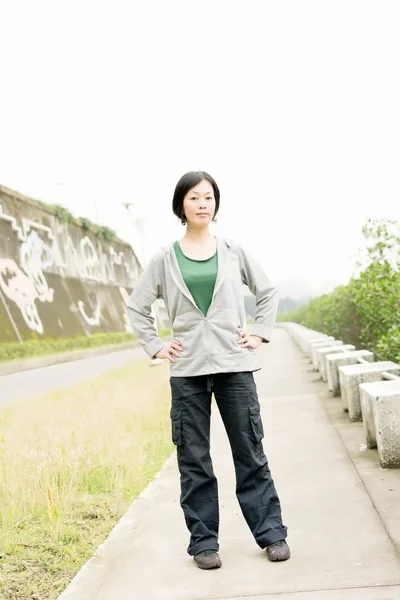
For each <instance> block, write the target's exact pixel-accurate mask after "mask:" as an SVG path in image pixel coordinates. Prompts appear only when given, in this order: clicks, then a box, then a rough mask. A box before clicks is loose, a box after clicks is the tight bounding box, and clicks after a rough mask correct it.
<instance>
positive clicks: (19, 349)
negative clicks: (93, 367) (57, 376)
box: [0, 329, 170, 362]
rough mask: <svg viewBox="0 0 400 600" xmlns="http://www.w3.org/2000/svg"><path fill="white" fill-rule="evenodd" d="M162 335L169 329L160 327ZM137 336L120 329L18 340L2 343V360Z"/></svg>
mask: <svg viewBox="0 0 400 600" xmlns="http://www.w3.org/2000/svg"><path fill="white" fill-rule="evenodd" d="M159 335H160V337H169V335H170V330H169V329H160V330H159ZM135 340H136V337H135V336H134V335H133V334H132V333H127V332H125V331H118V332H115V333H96V334H94V335H91V336H80V337H75V338H69V339H61V340H51V339H46V340H29V341H27V342H24V343H23V344H20V343H18V342H12V343H5V344H0V362H7V361H11V360H21V359H24V358H33V357H36V356H46V355H49V354H58V353H60V352H72V351H74V350H83V349H86V348H97V347H100V346H109V345H113V344H123V343H127V342H134V341H135Z"/></svg>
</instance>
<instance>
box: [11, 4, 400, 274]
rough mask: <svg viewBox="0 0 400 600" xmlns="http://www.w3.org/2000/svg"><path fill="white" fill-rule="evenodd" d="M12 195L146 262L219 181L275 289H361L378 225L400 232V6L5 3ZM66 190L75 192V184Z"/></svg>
mask: <svg viewBox="0 0 400 600" xmlns="http://www.w3.org/2000/svg"><path fill="white" fill-rule="evenodd" d="M0 22H1V35H0V75H1V79H0V84H1V88H0V183H1V184H3V185H6V186H9V187H11V188H14V189H17V190H19V191H21V192H23V193H26V194H28V195H32V196H33V197H37V198H40V199H42V200H45V201H49V202H55V203H62V204H64V205H65V206H67V207H68V208H70V209H71V210H72V212H74V213H75V214H76V215H77V216H87V217H89V218H91V219H93V220H96V221H99V222H101V223H103V224H107V225H109V226H110V227H112V228H113V229H115V230H116V231H117V232H118V233H119V235H120V236H122V237H123V238H124V239H126V240H127V241H130V242H133V244H134V245H135V244H136V234H135V231H134V229H133V226H132V224H131V222H130V221H129V218H128V214H127V212H126V211H125V209H124V208H123V207H122V203H123V202H138V203H140V204H141V205H142V206H143V207H144V208H143V211H142V212H144V214H145V215H146V217H147V236H146V239H147V243H146V253H147V254H148V255H151V254H152V253H153V252H154V251H155V250H156V249H157V248H158V247H159V246H160V245H161V244H162V243H164V242H166V241H169V240H172V239H176V238H177V237H178V236H180V235H182V234H183V227H182V226H181V225H179V223H178V222H177V221H176V219H175V218H174V217H173V216H172V213H171V200H172V194H173V190H174V187H175V184H176V182H177V180H178V179H179V178H180V176H181V175H182V174H183V173H184V172H186V171H188V170H197V169H202V170H206V171H209V172H210V173H211V174H212V175H213V176H214V177H215V179H216V180H217V182H218V184H219V186H220V189H221V211H220V215H219V220H218V225H216V226H215V228H214V231H215V232H216V233H217V234H219V235H224V236H229V237H232V238H236V239H238V240H239V241H241V242H242V244H243V245H244V246H245V247H246V248H247V249H248V250H249V251H250V252H251V253H252V254H254V255H255V256H256V257H257V258H258V260H259V261H260V263H261V264H262V265H263V266H264V268H265V269H266V271H267V273H268V274H269V275H270V277H272V278H273V279H274V280H275V281H280V280H283V279H286V278H301V279H304V280H306V281H308V282H310V283H312V284H314V285H315V284H319V283H321V282H323V281H325V280H334V281H338V282H345V281H346V280H347V278H348V277H349V276H350V275H351V273H352V271H353V268H354V265H355V260H356V258H355V257H356V253H357V249H358V248H359V246H360V245H361V243H362V240H361V236H360V230H361V226H362V224H363V223H364V221H365V219H366V218H367V217H377V218H379V217H387V218H389V217H391V218H396V217H397V218H399V217H400V173H399V166H400V142H399V140H400V83H399V81H400V78H399V73H400V65H399V63H400V2H398V1H397V0H360V1H351V0H344V1H343V0H342V1H341V0H332V1H331V0H325V1H324V0H319V1H317V0H315V1H312V0H307V1H306V0H274V1H269V0H260V1H254V0H246V1H244V0H242V1H236V0H211V1H210V0H202V1H191V0H182V1H177V0H168V1H166V0H159V1H152V2H151V1H148V2H145V1H140V2H139V1H136V2H133V1H132V0H131V1H126V2H122V1H119V0H112V1H111V0H109V1H108V0H107V1H99V0H96V1H92V0H90V1H85V0H79V2H76V1H71V0H69V1H68V2H66V1H65V2H60V1H57V0H51V1H49V2H42V1H40V0H35V2H32V1H26V2H19V1H18V0H8V1H7V0H3V2H1V4H0ZM60 184H62V185H60Z"/></svg>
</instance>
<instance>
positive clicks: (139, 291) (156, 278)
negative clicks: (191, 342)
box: [127, 257, 165, 358]
mask: <svg viewBox="0 0 400 600" xmlns="http://www.w3.org/2000/svg"><path fill="white" fill-rule="evenodd" d="M161 297H162V295H161V274H160V267H159V264H158V260H157V257H154V258H153V259H152V260H151V261H150V263H149V264H148V266H147V267H146V268H145V269H144V271H143V273H142V274H141V275H140V277H139V280H138V281H137V282H136V285H135V287H134V289H133V292H132V294H131V296H130V298H129V302H128V306H127V308H128V316H129V320H130V322H131V324H132V328H133V331H134V333H135V334H136V336H137V338H138V340H139V343H140V344H141V346H142V347H143V349H144V351H145V352H146V354H148V356H149V357H150V358H154V356H155V355H156V354H158V352H160V350H162V349H163V348H164V346H165V342H163V341H162V340H161V339H160V338H159V337H158V333H157V330H156V328H155V324H154V318H153V316H152V314H151V307H152V305H153V303H154V302H155V300H157V298H161Z"/></svg>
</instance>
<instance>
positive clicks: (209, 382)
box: [207, 375, 214, 392]
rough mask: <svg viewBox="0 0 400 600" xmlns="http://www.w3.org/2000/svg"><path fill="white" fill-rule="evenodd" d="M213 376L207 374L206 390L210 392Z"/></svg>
mask: <svg viewBox="0 0 400 600" xmlns="http://www.w3.org/2000/svg"><path fill="white" fill-rule="evenodd" d="M213 385H214V378H213V376H212V375H207V392H212V388H213Z"/></svg>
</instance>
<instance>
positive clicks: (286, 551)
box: [266, 540, 290, 562]
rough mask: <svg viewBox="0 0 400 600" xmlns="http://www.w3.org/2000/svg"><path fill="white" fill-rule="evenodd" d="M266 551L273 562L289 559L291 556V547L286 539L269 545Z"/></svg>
mask: <svg viewBox="0 0 400 600" xmlns="http://www.w3.org/2000/svg"><path fill="white" fill-rule="evenodd" d="M266 551H267V556H268V559H269V560H270V561H272V562H278V561H281V560H288V559H289V558H290V548H289V546H288V545H287V543H286V541H285V540H281V541H279V542H275V544H271V545H270V546H267V548H266Z"/></svg>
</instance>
